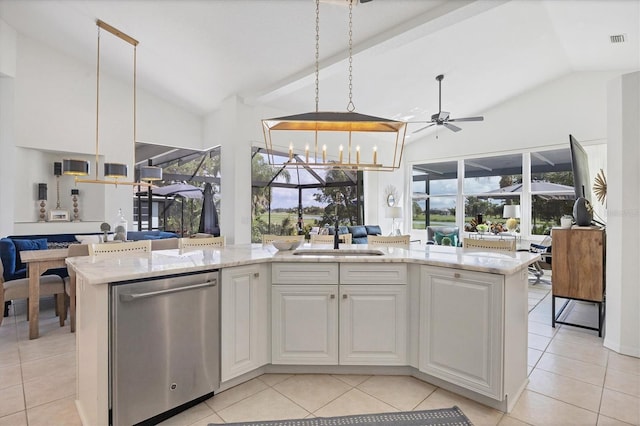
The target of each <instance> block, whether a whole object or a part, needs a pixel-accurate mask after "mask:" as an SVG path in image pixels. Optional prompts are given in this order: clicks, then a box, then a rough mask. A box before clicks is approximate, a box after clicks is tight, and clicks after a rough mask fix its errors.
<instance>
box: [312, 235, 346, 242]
mask: <svg viewBox="0 0 640 426" xmlns="http://www.w3.org/2000/svg"><path fill="white" fill-rule="evenodd" d="M310 237H311V240H310V242H311V244H333V235H315V234H311V235H310ZM338 241H340V242H341V243H343V244H351V242H352V236H351V234H338Z"/></svg>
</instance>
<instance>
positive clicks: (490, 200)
mask: <svg viewBox="0 0 640 426" xmlns="http://www.w3.org/2000/svg"><path fill="white" fill-rule="evenodd" d="M521 194H522V154H511V155H500V156H495V157H484V158H473V159H468V160H464V195H465V202H464V207H465V209H464V212H465V215H464V216H465V224H469V223H471V220H472V219H475V220H476V222H487V223H492V224H497V223H502V222H504V219H503V217H502V216H503V215H502V212H503V209H504V206H505V205H506V204H516V205H520V204H521V203H520V195H521Z"/></svg>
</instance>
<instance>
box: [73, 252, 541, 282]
mask: <svg viewBox="0 0 640 426" xmlns="http://www.w3.org/2000/svg"><path fill="white" fill-rule="evenodd" d="M340 247H341V249H342V248H344V249H347V250H346V251H352V250H353V251H362V250H370V249H376V250H381V251H382V252H384V255H381V256H362V255H356V254H347V255H339V256H336V255H331V254H327V255H324V254H323V255H304V256H299V255H294V254H293V251H281V252H279V251H278V250H276V249H275V248H274V247H273V246H272V245H271V244H266V245H262V244H241V245H228V246H225V247H224V248H208V249H201V248H198V249H184V250H179V249H173V250H157V251H153V252H151V253H139V254H138V253H128V254H127V255H126V256H122V255H121V254H118V255H101V256H82V257H73V258H67V260H66V262H67V265H69V266H70V267H71V268H73V269H74V270H75V271H76V273H77V274H79V275H82V276H83V277H84V278H85V280H86V283H88V284H105V283H110V282H118V281H126V280H135V279H141V278H153V277H160V276H164V275H170V274H181V273H185V272H196V271H203V270H210V269H214V268H225V267H231V266H240V265H250V264H254V263H265V262H340V263H342V262H359V263H367V262H374V263H380V262H398V263H416V264H424V265H431V266H443V267H449V268H457V269H463V270H469V271H478V272H488V273H493V274H501V275H510V274H513V273H515V272H518V271H520V270H522V269H524V268H526V267H527V266H528V265H529V264H531V263H533V262H535V261H537V260H539V259H540V255H539V254H535V253H529V252H491V251H486V250H477V249H476V250H472V249H463V248H456V247H444V246H436V245H423V246H420V247H419V248H418V247H411V248H410V249H404V248H399V247H383V246H367V245H366V244H352V245H341V246H340ZM316 248H321V249H331V246H329V245H313V246H311V245H309V244H305V245H303V246H301V247H300V249H316Z"/></svg>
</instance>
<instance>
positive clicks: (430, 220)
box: [412, 147, 575, 236]
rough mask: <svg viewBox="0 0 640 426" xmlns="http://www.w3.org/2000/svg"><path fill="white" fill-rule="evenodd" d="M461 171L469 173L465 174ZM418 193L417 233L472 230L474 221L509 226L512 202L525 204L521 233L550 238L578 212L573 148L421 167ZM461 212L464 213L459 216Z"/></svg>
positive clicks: (414, 187)
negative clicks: (455, 228) (508, 207)
mask: <svg viewBox="0 0 640 426" xmlns="http://www.w3.org/2000/svg"><path fill="white" fill-rule="evenodd" d="M524 164H530V165H531V166H530V168H528V167H527V168H525V167H524ZM457 170H463V172H461V173H462V175H460V174H459V173H457ZM458 188H462V189H461V190H459V189H458ZM412 193H413V194H412V201H413V229H415V230H422V229H425V228H426V227H427V226H428V225H447V224H449V225H452V224H457V225H458V226H461V227H462V228H466V229H471V226H470V225H471V222H472V220H473V221H475V222H478V221H481V222H485V223H487V222H490V223H492V224H502V225H504V224H505V222H506V219H507V218H505V217H503V216H504V206H505V205H509V204H511V205H519V206H520V218H519V220H518V222H519V223H518V230H519V232H521V233H522V234H524V235H527V236H528V235H543V234H548V233H549V231H550V229H551V227H553V226H557V225H559V224H560V218H561V217H562V216H563V215H565V214H567V213H570V212H571V211H572V208H573V202H574V198H575V197H574V191H573V175H572V171H571V156H570V151H569V148H568V147H567V148H562V149H553V150H544V151H534V152H531V153H524V154H521V153H518V154H507V155H496V156H487V157H477V158H469V159H464V160H462V159H461V160H457V161H444V162H440V163H428V164H417V165H414V166H413V182H412ZM458 210H462V211H464V214H458V217H457V218H456V211H458ZM480 216H481V217H480ZM523 224H524V226H525V228H524V229H521V228H520V226H521V225H523Z"/></svg>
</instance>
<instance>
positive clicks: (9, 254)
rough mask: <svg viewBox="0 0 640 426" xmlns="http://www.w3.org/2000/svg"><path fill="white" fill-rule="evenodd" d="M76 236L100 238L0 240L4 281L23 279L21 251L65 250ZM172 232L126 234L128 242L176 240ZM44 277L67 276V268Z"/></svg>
mask: <svg viewBox="0 0 640 426" xmlns="http://www.w3.org/2000/svg"><path fill="white" fill-rule="evenodd" d="M76 235H77V236H83V235H86V236H102V234H101V233H81V234H46V235H10V236H8V237H6V238H2V239H0V259H1V260H2V267H3V268H4V273H3V278H4V280H5V281H10V280H15V279H19V278H25V277H26V276H27V267H26V265H25V264H24V263H22V260H21V259H20V251H21V250H46V249H53V248H66V247H68V246H69V244H78V243H79V242H80V241H78V240H77V239H76ZM177 237H178V235H177V234H174V233H173V232H163V231H130V232H127V239H129V240H134V241H135V240H156V239H161V238H177ZM45 275H60V276H61V277H62V278H64V277H66V276H68V274H67V268H59V269H51V270H49V271H47V272H45Z"/></svg>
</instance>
